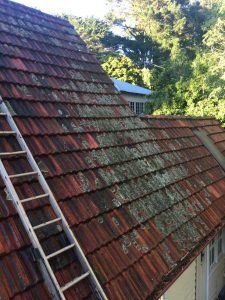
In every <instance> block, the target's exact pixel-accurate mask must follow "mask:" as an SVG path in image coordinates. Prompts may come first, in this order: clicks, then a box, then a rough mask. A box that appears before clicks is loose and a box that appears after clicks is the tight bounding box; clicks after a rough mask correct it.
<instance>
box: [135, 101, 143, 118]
mask: <svg viewBox="0 0 225 300" xmlns="http://www.w3.org/2000/svg"><path fill="white" fill-rule="evenodd" d="M143 112H144V102H137V103H136V114H137V115H140V114H143Z"/></svg>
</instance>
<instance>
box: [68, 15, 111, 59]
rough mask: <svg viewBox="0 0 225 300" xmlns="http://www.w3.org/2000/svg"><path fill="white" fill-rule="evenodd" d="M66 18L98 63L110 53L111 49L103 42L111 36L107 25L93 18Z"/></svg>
mask: <svg viewBox="0 0 225 300" xmlns="http://www.w3.org/2000/svg"><path fill="white" fill-rule="evenodd" d="M67 18H68V21H69V22H70V23H71V24H72V25H73V26H74V28H75V30H76V31H77V32H78V33H79V35H80V36H81V37H82V39H83V40H84V41H85V42H86V44H87V47H88V48H89V49H90V50H91V51H92V52H93V53H95V54H96V55H97V57H98V58H99V59H100V61H102V60H104V57H105V56H106V55H108V54H110V53H111V52H110V50H111V49H109V48H108V47H107V44H105V42H104V41H105V40H107V39H108V38H109V37H110V35H111V34H112V33H111V31H110V24H109V23H107V22H106V21H102V20H98V19H96V18H94V17H86V18H82V17H75V16H67Z"/></svg>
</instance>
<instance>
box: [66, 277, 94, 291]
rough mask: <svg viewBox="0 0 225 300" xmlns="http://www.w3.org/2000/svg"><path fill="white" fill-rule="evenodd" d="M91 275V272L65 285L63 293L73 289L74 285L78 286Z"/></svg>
mask: <svg viewBox="0 0 225 300" xmlns="http://www.w3.org/2000/svg"><path fill="white" fill-rule="evenodd" d="M89 275H90V272H86V273H84V274H83V275H81V276H79V277H77V278H75V279H74V280H72V281H70V282H68V283H67V284H65V285H64V286H62V287H61V291H62V292H65V291H66V290H68V289H69V288H71V287H72V286H73V285H75V284H77V283H78V282H80V281H81V280H83V279H85V278H86V277H88V276H89Z"/></svg>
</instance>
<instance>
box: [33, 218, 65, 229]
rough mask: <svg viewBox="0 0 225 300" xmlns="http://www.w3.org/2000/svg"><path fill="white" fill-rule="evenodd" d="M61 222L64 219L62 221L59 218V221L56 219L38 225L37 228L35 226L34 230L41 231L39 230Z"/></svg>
mask: <svg viewBox="0 0 225 300" xmlns="http://www.w3.org/2000/svg"><path fill="white" fill-rule="evenodd" d="M60 220H62V219H61V218H57V219H54V220H51V221H48V222H45V223H42V224H39V225H37V226H34V227H33V229H34V230H36V229H39V228H42V227H45V226H48V225H50V224H53V223H56V222H58V221H60Z"/></svg>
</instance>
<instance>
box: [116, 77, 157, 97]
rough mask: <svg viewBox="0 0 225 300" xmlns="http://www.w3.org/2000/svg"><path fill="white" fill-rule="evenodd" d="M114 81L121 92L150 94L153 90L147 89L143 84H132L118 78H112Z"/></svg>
mask: <svg viewBox="0 0 225 300" xmlns="http://www.w3.org/2000/svg"><path fill="white" fill-rule="evenodd" d="M111 79H112V81H113V82H114V85H115V87H116V89H117V90H118V91H120V92H126V93H131V94H139V95H145V96H148V95H150V94H151V90H148V89H145V88H143V87H141V86H138V85H135V84H131V83H128V82H125V81H122V80H118V79H116V78H111Z"/></svg>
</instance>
